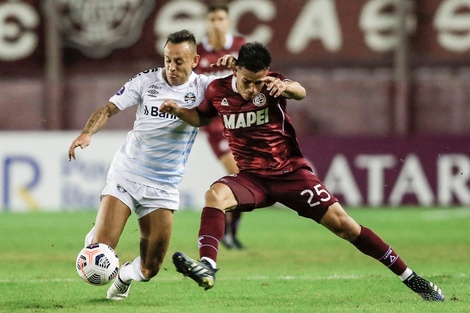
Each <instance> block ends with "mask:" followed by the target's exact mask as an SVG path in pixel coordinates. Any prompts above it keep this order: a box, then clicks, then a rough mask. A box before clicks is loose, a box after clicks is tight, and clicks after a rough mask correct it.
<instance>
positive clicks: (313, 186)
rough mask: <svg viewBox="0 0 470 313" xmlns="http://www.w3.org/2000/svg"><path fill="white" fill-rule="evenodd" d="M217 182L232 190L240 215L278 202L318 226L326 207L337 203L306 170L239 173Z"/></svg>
mask: <svg viewBox="0 0 470 313" xmlns="http://www.w3.org/2000/svg"><path fill="white" fill-rule="evenodd" d="M217 182H218V183H222V184H225V185H227V186H228V187H229V188H230V189H231V190H232V192H233V193H234V195H235V198H236V199H237V201H238V206H237V208H236V210H240V211H252V210H254V209H257V208H264V207H268V206H271V205H273V204H275V203H276V202H279V203H282V204H284V205H285V206H287V207H288V208H290V209H292V210H294V211H296V212H297V213H298V214H299V215H300V216H303V217H307V218H311V219H313V220H315V221H316V222H317V223H319V222H320V220H321V218H322V217H323V215H324V214H325V213H326V211H327V210H328V207H329V206H330V205H332V204H333V203H335V202H337V201H338V200H337V199H336V198H335V197H334V196H333V195H332V194H331V193H330V192H329V191H328V189H326V187H325V186H324V185H323V183H322V182H321V181H320V179H319V178H318V177H317V176H315V175H314V174H313V173H312V172H311V171H310V169H308V168H300V169H298V170H296V171H294V172H291V173H286V174H282V175H277V176H260V175H257V174H253V173H248V172H240V173H238V174H237V175H233V176H224V177H222V178H221V179H219V180H218V181H217Z"/></svg>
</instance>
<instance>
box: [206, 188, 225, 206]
mask: <svg viewBox="0 0 470 313" xmlns="http://www.w3.org/2000/svg"><path fill="white" fill-rule="evenodd" d="M205 201H206V205H208V206H211V207H216V208H219V207H221V206H222V203H223V201H224V196H223V194H222V193H221V192H219V191H218V190H217V189H215V188H210V189H209V190H207V191H206V194H205Z"/></svg>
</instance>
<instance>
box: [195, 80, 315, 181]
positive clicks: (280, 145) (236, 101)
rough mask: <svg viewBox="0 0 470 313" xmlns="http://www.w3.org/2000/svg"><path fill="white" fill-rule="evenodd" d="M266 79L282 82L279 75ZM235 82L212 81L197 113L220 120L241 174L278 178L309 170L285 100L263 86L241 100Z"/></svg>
mask: <svg viewBox="0 0 470 313" xmlns="http://www.w3.org/2000/svg"><path fill="white" fill-rule="evenodd" d="M269 76H273V77H277V78H279V79H281V80H284V79H285V78H284V77H283V76H282V75H281V74H279V73H273V72H271V73H269ZM235 80H236V78H235V77H233V75H230V76H227V77H224V78H220V79H216V80H214V81H213V82H212V83H211V84H210V85H209V86H208V88H207V90H206V93H205V97H204V101H203V102H202V103H201V104H200V105H199V107H198V110H199V112H200V114H201V116H203V117H216V116H217V115H220V116H221V118H222V121H223V124H224V136H225V137H226V138H227V139H228V141H229V146H230V148H231V150H232V153H233V155H234V157H235V160H236V161H237V166H238V168H239V169H240V171H250V172H254V173H258V174H263V175H277V174H281V173H287V172H290V171H293V170H295V169H297V168H300V167H303V166H306V167H308V163H307V161H306V160H305V159H304V158H303V156H302V152H301V151H300V148H299V144H298V142H297V137H296V134H295V130H294V127H293V126H292V123H291V120H290V117H289V116H288V115H287V113H286V98H284V97H278V98H274V97H272V96H270V95H269V91H268V90H267V89H266V86H265V87H264V88H263V90H262V91H261V93H260V94H259V95H258V96H256V97H255V98H254V99H251V100H244V99H243V98H242V96H241V95H240V94H239V93H238V92H237V91H236V90H235Z"/></svg>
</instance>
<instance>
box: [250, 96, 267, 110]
mask: <svg viewBox="0 0 470 313" xmlns="http://www.w3.org/2000/svg"><path fill="white" fill-rule="evenodd" d="M253 104H254V105H256V106H257V107H262V106H264V105H265V104H266V96H265V95H264V94H263V93H260V94H259V95H257V96H256V97H254V98H253Z"/></svg>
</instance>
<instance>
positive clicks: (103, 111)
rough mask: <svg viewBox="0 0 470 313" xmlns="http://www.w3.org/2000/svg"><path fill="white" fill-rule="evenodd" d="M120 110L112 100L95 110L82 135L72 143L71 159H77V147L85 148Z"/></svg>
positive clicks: (70, 149)
mask: <svg viewBox="0 0 470 313" xmlns="http://www.w3.org/2000/svg"><path fill="white" fill-rule="evenodd" d="M118 112H120V110H119V108H118V107H117V106H116V105H115V104H114V103H112V102H108V103H106V104H105V105H103V106H101V107H99V108H98V109H97V110H96V111H95V112H93V113H92V114H91V116H90V118H89V119H88V122H87V123H86V125H85V128H83V130H82V132H81V133H80V135H79V136H78V137H77V138H76V139H75V140H74V141H72V144H71V145H70V148H69V161H70V160H72V159H74V160H75V148H77V147H80V148H82V149H83V148H85V147H87V146H88V145H89V144H90V142H91V136H92V135H93V134H95V133H96V132H98V131H99V130H100V129H101V128H103V126H104V125H105V124H106V122H108V120H109V118H110V117H111V116H113V115H114V114H116V113H118Z"/></svg>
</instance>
